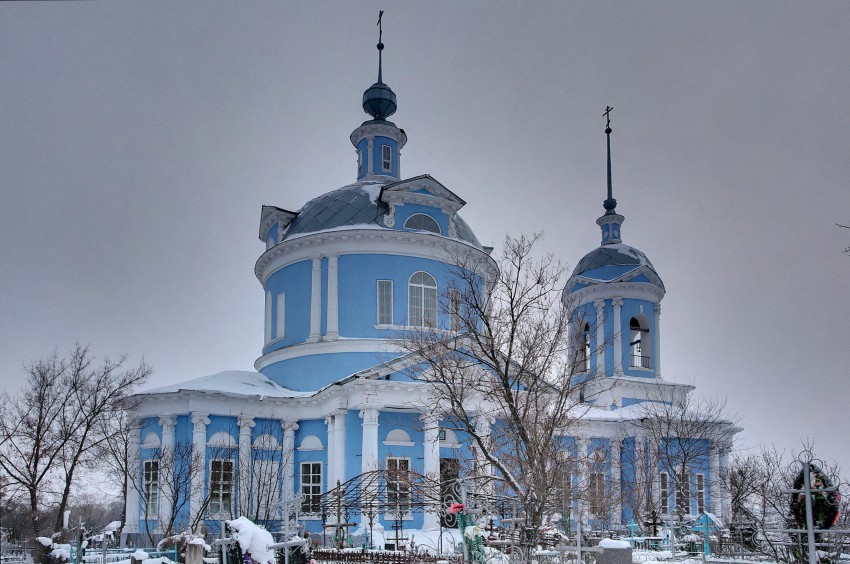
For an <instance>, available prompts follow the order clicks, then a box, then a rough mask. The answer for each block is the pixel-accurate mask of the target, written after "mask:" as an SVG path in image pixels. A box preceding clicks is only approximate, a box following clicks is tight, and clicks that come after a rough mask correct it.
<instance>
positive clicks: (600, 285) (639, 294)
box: [562, 276, 666, 304]
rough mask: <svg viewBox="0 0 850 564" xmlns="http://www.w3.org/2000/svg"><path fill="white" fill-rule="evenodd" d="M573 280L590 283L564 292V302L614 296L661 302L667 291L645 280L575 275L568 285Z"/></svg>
mask: <svg viewBox="0 0 850 564" xmlns="http://www.w3.org/2000/svg"><path fill="white" fill-rule="evenodd" d="M573 282H582V283H585V284H590V285H589V286H585V287H584V288H581V289H579V290H575V291H574V292H564V295H563V298H562V300H563V301H564V302H567V301H568V300H570V301H573V300H574V301H575V302H576V303H577V304H584V303H590V302H593V301H594V300H598V299H612V298H631V299H636V300H646V301H648V302H660V301H661V299H662V298H664V294H665V293H666V292H665V291H664V288H661V287H660V286H656V285H654V284H647V283H645V282H599V281H598V280H591V279H588V278H582V277H581V276H575V277H573V278H572V279H571V280H570V282H568V284H567V287H569V285H570V284H571V283H573Z"/></svg>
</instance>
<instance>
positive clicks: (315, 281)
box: [307, 257, 322, 343]
mask: <svg viewBox="0 0 850 564" xmlns="http://www.w3.org/2000/svg"><path fill="white" fill-rule="evenodd" d="M310 276H311V278H310V282H311V284H310V335H309V336H308V337H307V342H308V343H316V342H318V341H319V340H320V339H321V338H322V335H321V332H322V259H321V257H316V258H314V259H313V270H312V273H311V275H310Z"/></svg>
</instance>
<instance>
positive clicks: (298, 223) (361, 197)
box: [286, 184, 387, 237]
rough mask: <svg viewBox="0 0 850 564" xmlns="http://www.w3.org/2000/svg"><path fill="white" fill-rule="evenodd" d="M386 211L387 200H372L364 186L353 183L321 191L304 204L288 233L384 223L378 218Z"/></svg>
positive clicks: (380, 224)
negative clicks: (326, 191)
mask: <svg viewBox="0 0 850 564" xmlns="http://www.w3.org/2000/svg"><path fill="white" fill-rule="evenodd" d="M373 186H374V185H373ZM375 189H378V187H377V186H376V187H375ZM386 212H387V206H386V205H385V204H382V203H380V202H373V201H372V197H371V196H370V195H369V193H367V192H366V191H365V190H363V188H361V187H360V186H359V185H357V184H351V185H349V186H343V187H342V188H340V189H338V190H334V191H333V192H328V193H327V194H322V195H321V196H319V197H318V198H313V199H312V200H310V201H309V202H307V203H306V204H304V207H303V208H301V211H300V212H298V216H297V217H296V218H295V219H294V220H292V223H290V224H289V229H287V231H286V237H290V236H292V235H296V234H300V233H315V232H316V231H324V230H327V229H333V228H334V227H342V226H345V225H361V224H372V225H378V226H380V227H383V224H382V223H381V222H380V221H379V220H380V218H381V216H382V215H383V214H384V213H386Z"/></svg>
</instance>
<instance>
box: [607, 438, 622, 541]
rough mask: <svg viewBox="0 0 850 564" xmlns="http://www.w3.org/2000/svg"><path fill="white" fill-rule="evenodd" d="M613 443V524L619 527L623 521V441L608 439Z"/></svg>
mask: <svg viewBox="0 0 850 564" xmlns="http://www.w3.org/2000/svg"><path fill="white" fill-rule="evenodd" d="M608 441H609V442H610V444H611V494H612V500H613V503H612V507H611V512H612V515H611V524H612V525H614V526H615V527H619V526H620V524H621V523H622V521H623V488H622V480H621V474H620V473H621V471H622V470H621V466H620V455H621V448H622V443H621V442H620V439H617V438H614V439H608Z"/></svg>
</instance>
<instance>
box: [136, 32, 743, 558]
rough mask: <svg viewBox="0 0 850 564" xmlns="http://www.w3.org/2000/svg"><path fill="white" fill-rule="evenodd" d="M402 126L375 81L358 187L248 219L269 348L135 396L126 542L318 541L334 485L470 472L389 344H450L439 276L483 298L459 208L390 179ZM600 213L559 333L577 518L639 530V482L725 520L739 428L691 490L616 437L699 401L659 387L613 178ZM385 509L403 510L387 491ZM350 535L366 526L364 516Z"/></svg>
mask: <svg viewBox="0 0 850 564" xmlns="http://www.w3.org/2000/svg"><path fill="white" fill-rule="evenodd" d="M382 47H383V45H382V44H379V49H381V48H382ZM379 68H380V65H379ZM396 108H397V100H396V95H395V93H394V92H393V91H392V90H391V89H390V87H389V86H387V85H386V84H385V83H384V82H383V80H382V75H381V71H380V70H379V74H378V81H377V82H376V83H374V84H373V85H372V86H370V87H369V88H368V89H367V90H366V91H365V92H364V94H363V109H364V111H365V112H366V113H367V114H368V119H367V120H366V121H364V122H363V123H362V124H360V125H359V126H358V127H357V128H356V129H354V131H353V132H352V133H351V136H350V141H351V143H352V145H353V148H354V150H355V152H356V155H357V167H356V170H355V171H353V173H354V174H353V178H354V181H353V182H352V183H351V184H348V185H347V186H343V187H341V188H337V189H334V190H331V191H329V192H327V193H324V194H321V195H317V196H316V197H315V198H314V199H312V200H310V201H308V202H307V203H305V204H304V205H303V206H301V207H300V208H299V209H298V210H297V211H290V210H289V209H285V208H280V207H275V206H271V205H266V206H263V207H262V210H261V214H260V221H259V233H258V235H259V239H260V241H262V243H263V244H264V246H265V249H264V251H263V252H262V253H261V254H260V256H259V258H258V259H257V262H256V265H255V269H254V274H255V275H256V277H257V279H258V280H259V282H260V284H261V286H262V291H263V292H264V294H265V332H264V335H265V338H264V342H263V343H262V349H261V352H260V355H259V358H258V359H257V360H256V362H255V364H254V366H255V369H256V370H255V371H250V372H246V371H225V372H220V373H217V374H213V375H209V376H204V377H200V378H196V379H190V380H188V381H185V382H181V383H175V384H172V385H169V386H165V387H161V388H157V389H151V390H147V391H145V392H143V393H141V394H140V395H139V396H138V399H139V405H138V407H137V409H136V412H135V417H136V419H135V421H136V423H137V427H135V428H134V430H133V435H132V440H131V445H130V446H131V448H130V451H131V452H130V460H131V465H130V467H131V470H130V475H131V480H130V482H131V484H132V486H131V487H130V488H129V492H128V494H127V499H126V508H127V523H126V526H125V528H124V533H125V535H129V537H130V538H131V539H137V542H141V543H144V542H145V541H144V540H143V539H144V537H145V535H149V536H151V537H155V536H156V535H161V534H163V533H164V532H165V531H166V530H168V529H169V527H170V528H171V530H177V531H180V530H189V529H191V530H203V529H208V530H209V529H212V530H217V528H218V523H219V522H220V521H221V520H222V519H231V518H235V517H237V516H239V515H246V516H248V517H250V518H253V519H255V520H258V521H260V522H262V523H263V524H265V525H266V526H267V528H269V529H270V530H272V531H276V530H280V526H281V516H282V515H283V512H284V511H285V508H286V507H292V506H297V508H298V510H299V514H300V517H299V518H300V520H301V522H302V523H304V524H306V526H307V528H308V530H310V531H311V532H316V533H318V532H321V529H322V524H323V518H324V522H328V520H329V516H328V514H327V513H328V511H327V508H326V507H324V506H323V505H322V499H323V497H322V496H323V495H324V494H325V493H326V492H328V491H329V490H331V489H333V488H334V487H335V485H336V484H337V483H344V482H346V481H348V480H350V479H352V478H354V477H356V476H358V475H361V474H365V473H369V472H373V471H375V470H379V469H384V470H391V471H393V472H395V474H394V475H400V474H403V473H405V472H408V471H415V472H418V473H419V474H422V475H426V476H433V477H435V478H436V479H443V480H445V479H448V478H450V477H451V473H452V469H456V468H457V464H456V462H457V461H456V459H457V458H458V457H459V456H470V454H469V449H468V448H466V446H465V439H464V437H463V436H462V435H461V434H460V433H456V432H454V430H453V429H451V428H448V427H446V426H445V423H444V421H443V419H442V418H441V416H440V414H439V413H435V411H434V406H433V400H432V399H431V398H432V396H431V394H430V393H429V391H428V390H427V389H425V386H424V384H422V383H419V382H415V381H411V379H410V378H409V377H407V376H405V375H404V374H403V370H401V369H400V368H399V367H398V366H396V365H395V364H394V360H396V359H397V358H398V357H399V356H400V354H401V353H400V352H399V351H398V349H397V346H395V345H394V341H393V339H394V338H395V336H396V335H397V333H398V331H399V330H403V329H409V328H417V327H426V328H438V329H440V330H445V331H451V330H452V320H451V319H446V318H444V316H443V312H442V311H441V310H440V308H439V307H438V301H439V296H440V295H441V292H445V291H446V289H447V288H449V287H450V285H451V281H452V276H453V275H454V274H453V273H454V272H455V270H454V267H455V266H456V265H454V264H453V263H452V262H451V260H450V259H448V258H447V257H450V256H460V255H461V254H464V253H465V254H467V255H468V254H470V253H471V254H472V255H474V256H476V257H478V258H479V259H480V260H478V261H476V262H475V264H478V265H480V267H479V268H481V269H482V271H481V272H479V273H478V274H480V275H481V277H482V279H486V277H487V276H488V275H489V274H491V273H492V271H494V270H495V269H496V268H497V266H496V262H495V261H494V260H493V259H492V258H490V252H491V250H492V249H490V248H488V247H485V246H483V245H482V244H481V243H480V242H479V240H478V239H477V238H476V236H475V233H474V232H473V230H472V228H470V226H469V225H468V224H467V223H466V222H465V221H464V220H463V218H462V217H461V215H460V211H461V209H462V208H463V207H464V205H465V203H466V202H465V201H464V200H463V199H462V198H461V196H459V195H458V194H456V193H455V192H454V191H453V190H451V189H449V188H448V187H446V186H445V185H443V184H442V183H441V182H440V181H438V180H437V179H435V178H433V177H431V176H429V175H427V174H421V175H417V176H413V177H410V178H404V177H403V176H402V173H401V164H402V163H401V154H402V149H403V148H404V146H405V143H406V141H407V135H406V133H405V132H404V131H403V130H402V129H400V128H399V127H398V126H396V124H395V123H393V122H392V121H389V118H390V117H391V116H392V115H393V114H394V113H395V111H396ZM608 133H609V155H610V129H609V130H608ZM331 141H333V140H331ZM609 159H610V156H609ZM603 209H604V213H603V214H602V216H601V217H600V218H599V219H598V220H597V222H596V223H597V225H598V226H599V228H600V229H601V244H600V246H599V247H597V248H595V249H593V250H591V251H590V252H589V253H587V254H586V255H585V256H584V257H583V258H582V259H581V260H580V261H578V263H577V266H576V267H575V270H574V271H573V273H572V275H571V277H570V278H569V281H568V283H567V286H566V287H565V289H564V299H565V300H571V301H573V302H574V303H576V304H577V307H579V308H581V309H582V311H583V315H582V316H581V318H583V319H586V320H587V322H582V323H578V324H576V326H575V327H573V328H572V330H573V331H574V332H575V334H576V335H580V339H581V342H582V343H583V346H582V347H581V349H580V351H579V354H578V355H577V357H576V362H577V366H576V371H577V372H578V373H580V374H581V375H583V377H585V378H586V380H587V385H586V387H585V388H584V394H585V396H586V397H585V398H583V400H584V401H585V403H586V406H587V409H586V414H585V416H584V417H583V418H582V420H581V421H580V423H579V425H578V426H577V427H576V428H571V429H570V430H569V433H570V439H571V440H572V441H573V444H575V445H577V448H578V450H579V452H580V453H582V454H587V453H592V452H594V451H595V450H598V449H600V447H601V446H604V447H605V452H606V454H605V457H604V459H603V460H601V464H600V466H599V468H596V469H593V470H582V469H579V470H578V472H579V473H580V474H581V473H585V474H586V475H583V476H577V482H576V483H577V484H578V483H579V481H581V483H590V484H592V485H593V487H596V488H598V489H599V491H602V490H603V489H605V490H606V491H608V492H613V495H610V496H607V497H606V499H607V500H608V501H607V502H606V503H607V508H606V510H605V511H601V509H600V508H599V507H596V508H591V509H590V517H589V519H590V520H591V521H593V520H595V523H596V525H599V524H600V523H601V522H602V521H604V522H605V526H607V527H611V528H622V527H623V525H624V524H625V523H626V522H627V521H628V520H629V519H631V518H632V516H633V515H634V511H633V510H632V509H631V508H630V507H629V504H628V503H627V502H626V501H624V500H626V499H627V498H628V495H627V494H626V492H624V486H623V484H624V483H625V482H626V481H629V480H631V481H632V482H634V481H635V478H636V477H637V476H639V475H640V476H642V478H643V482H642V484H643V485H641V488H643V489H644V490H648V491H651V492H653V493H654V495H652V496H650V497H653V498H654V499H655V500H656V506H657V510H658V513H659V514H660V515H662V516H664V515H667V514H670V513H672V512H673V507H674V505H675V504H679V505H682V497H681V496H682V495H684V496H686V497H687V499H686V503H685V505H686V512H687V513H690V514H692V515H698V514H699V513H701V512H703V511H710V512H712V513H714V514H715V515H717V516H718V517H722V516H723V515H726V514H727V513H728V504H729V500H728V499H727V497H726V495H725V494H724V493H723V491H722V489H721V488H720V487H719V483H720V480H719V477H720V476H721V474H722V473H723V471H724V468H725V466H726V465H727V464H728V453H729V449H730V448H731V443H732V438H733V436H734V434H735V432H737V429H735V428H734V427H733V426H732V425H731V424H730V425H729V426H728V428H727V429H726V431H725V433H726V440H723V441H716V444H711V445H708V453H709V454H708V456H707V457H705V458H704V459H703V460H702V461H700V462H699V463H697V464H696V465H695V467H693V468H690V469H689V471H690V475H689V476H688V479H687V481H688V486H687V487H685V488H682V487H681V486H680V487H679V489H678V490H676V491H674V487H673V482H674V477H671V476H668V475H667V474H665V473H663V472H657V471H655V468H656V467H657V463H656V462H653V461H654V460H655V459H654V458H653V453H652V452H651V450H652V447H651V442H650V441H648V440H647V438H646V437H644V436H642V435H641V433H640V432H634V431H633V428H632V427H630V423H631V422H632V421H633V419H634V417H635V414H636V413H639V411H638V409H639V408H640V406H641V405H643V404H645V403H646V402H666V403H673V402H675V401H677V400H679V399H681V398H684V397H686V396H687V395H688V394H689V393H691V391H692V389H693V388H692V386H688V385H681V384H675V383H671V382H669V381H666V380H664V379H663V378H662V372H661V366H662V365H661V360H662V351H661V340H660V334H661V300H662V299H663V297H664V295H665V292H666V289H665V287H664V283H663V282H662V280H661V277H660V276H659V274H658V272H657V271H656V269H655V267H654V266H653V265H652V263H651V262H650V261H649V259H648V258H647V256H646V255H645V254H644V253H643V252H641V251H639V250H638V249H636V248H634V247H632V246H629V245H627V244H625V243H623V238H622V233H621V229H622V226H623V222H624V217H623V216H622V215H620V214H618V213H617V211H616V201H615V200H614V199H613V197H612V196H611V192H610V160H609V195H608V199H607V200H605V203H604V208H603ZM447 251H448V252H447ZM612 381H616V383H617V385H615V386H612V385H611V382H612ZM482 424H488V423H487V422H486V420H485V421H484V422H483V423H482ZM447 477H448V478H447ZM386 492H387V493H386V494H385V495H388V496H390V495H392V496H403V495H404V492H403V490H401V489H400V488H395V489H393V488H391V487H389V486H388V487H387V488H386ZM677 495H678V496H679V497H678V499H676V496H677ZM400 501H401V500H400ZM348 518H349V520H353V521H354V522H355V523H357V524H358V526H360V527H365V526H366V516H365V515H364V514H362V513H358V514H355V515H349V516H348ZM440 519H441V515H440V513H439V511H438V510H437V509H435V508H431V509H428V510H426V511H424V512H404V514H403V515H400V514H395V513H394V512H392V511H385V512H383V513H381V514H379V515H377V517H376V520H375V522H374V523H373V526H374V527H376V528H380V527H384V528H386V529H390V528H391V527H392V525H393V523H394V522H395V521H397V520H402V521H404V526H405V528H407V529H421V530H426V529H435V528H438V527H439V526H440Z"/></svg>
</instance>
